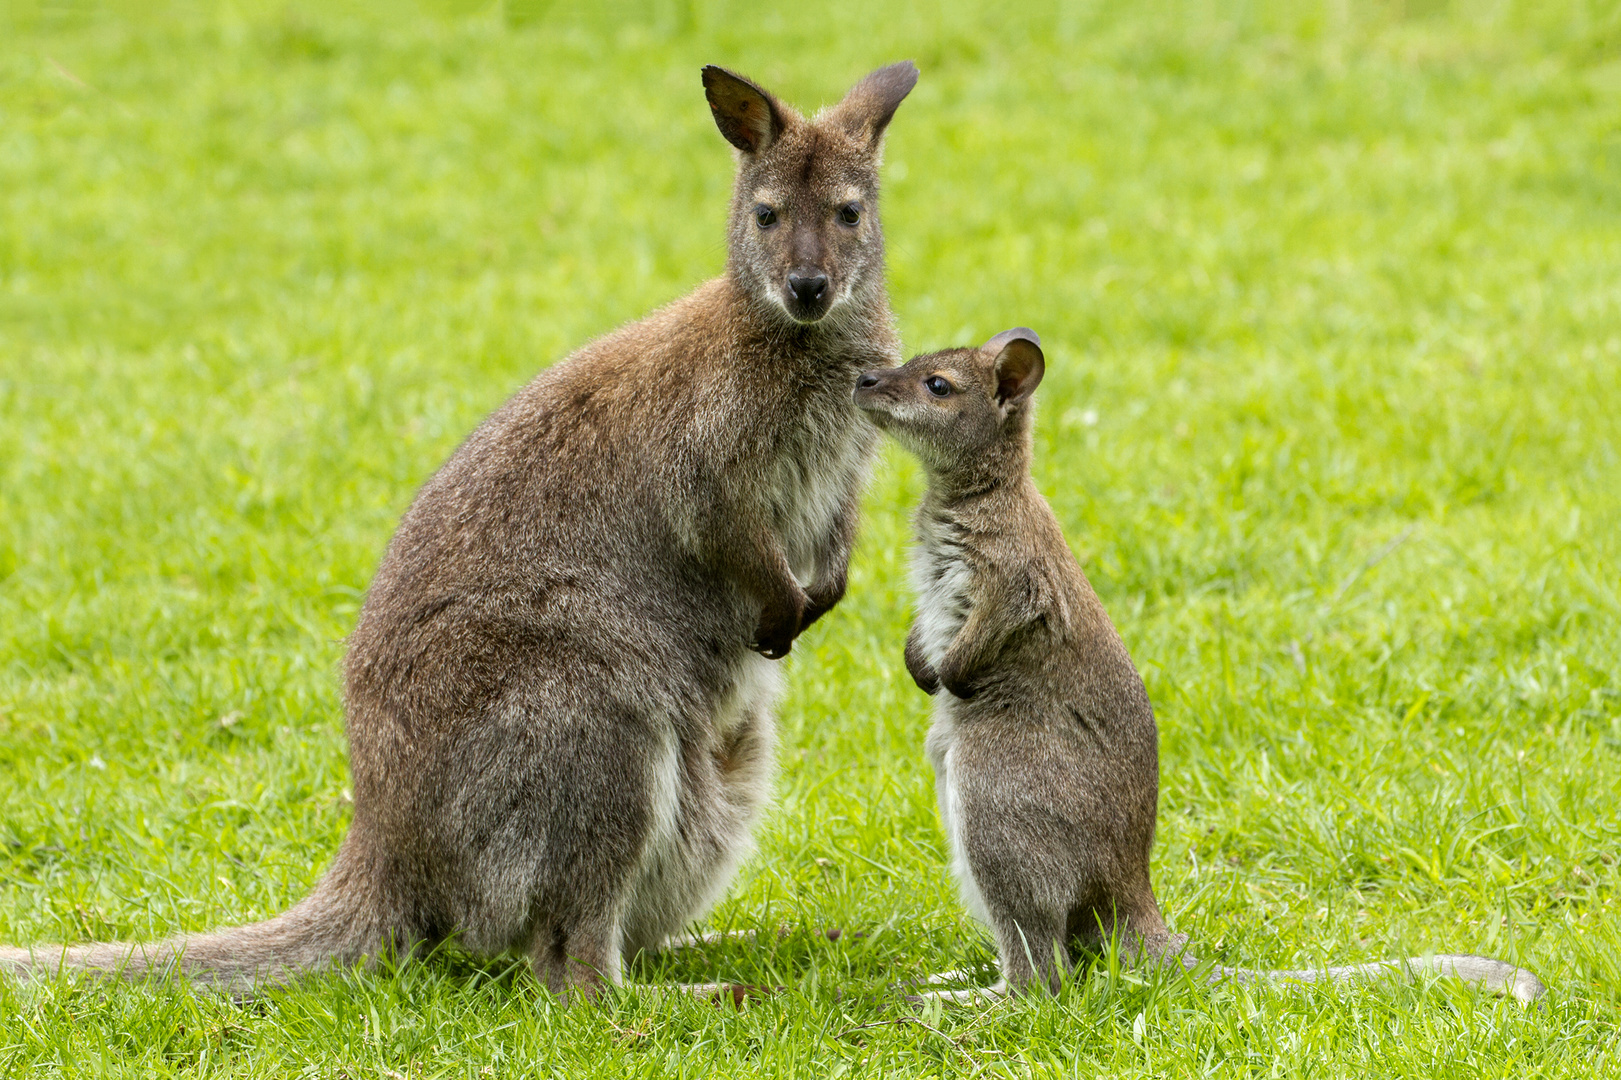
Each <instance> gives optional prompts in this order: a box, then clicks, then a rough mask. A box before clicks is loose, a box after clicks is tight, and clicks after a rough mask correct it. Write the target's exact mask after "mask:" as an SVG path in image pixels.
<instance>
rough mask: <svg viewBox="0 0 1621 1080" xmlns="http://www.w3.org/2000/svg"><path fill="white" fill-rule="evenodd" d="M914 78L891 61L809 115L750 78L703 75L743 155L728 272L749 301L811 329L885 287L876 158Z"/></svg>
mask: <svg viewBox="0 0 1621 1080" xmlns="http://www.w3.org/2000/svg"><path fill="white" fill-rule="evenodd" d="M916 83H917V68H916V67H914V66H913V65H912V63H911V62H910V61H902V62H900V63H898V64H890V65H889V66H888V67H883V68H879V69H878V70H877V71H875V72H873V73H872V74H871V75H868V76H867V77H866V78H865V79H863V80H861V82H859V83H857V84H856V86H855V87H854V88H853V89H852V90H851V91H850V92H849V93H848V94H846V95H845V96H844V100H843V101H840V102H839V103H838V104H837V105H835V106H833V107H832V108H831V109H826V110H824V111H823V112H821V113H819V114H817V116H816V117H815V118H813V119H811V120H806V119H805V118H804V117H802V116H800V115H799V114H798V113H796V112H795V111H794V110H792V109H790V108H788V107H787V106H786V105H784V104H782V103H781V102H780V101H778V100H777V99H776V98H775V97H773V96H772V95H771V94H769V93H768V92H766V91H765V90H764V89H762V88H761V87H760V86H758V85H756V84H755V83H753V82H750V81H749V80H748V79H745V78H743V76H741V75H737V74H735V73H733V72H730V71H727V70H726V69H725V68H720V67H715V66H714V65H710V66H709V67H706V68H704V93H705V94H706V95H707V96H708V98H709V107H710V109H711V110H712V111H713V112H714V114H715V124H716V126H718V127H719V128H720V133H721V134H722V135H724V136H726V140H727V141H728V142H730V143H731V144H732V145H733V146H735V147H736V148H737V150H738V169H737V187H736V190H735V192H734V194H733V196H732V212H731V221H730V225H729V228H728V232H727V239H728V243H727V263H728V265H727V269H728V272H729V273H730V274H731V275H732V277H733V278H734V279H736V280H737V282H738V283H739V284H740V285H741V286H742V287H743V288H744V290H745V291H746V292H748V293H749V295H751V296H753V297H755V298H756V299H757V300H761V301H764V302H765V304H766V305H768V306H769V308H771V309H775V310H777V311H780V312H781V313H782V314H783V315H784V316H786V317H787V318H788V319H791V320H792V321H793V322H795V323H800V324H810V323H816V322H819V321H821V320H822V319H824V318H825V317H827V316H828V314H829V313H831V312H835V311H837V310H838V309H839V308H840V307H842V306H844V305H847V304H849V302H850V301H851V300H852V299H854V300H861V299H864V298H867V297H870V296H872V295H873V294H874V293H875V292H876V291H877V290H878V289H880V288H881V287H882V284H883V272H884V237H883V231H882V230H881V229H880V227H879V223H878V163H879V158H880V156H881V151H882V148H883V140H884V129H885V128H887V127H888V126H889V121H890V118H891V117H893V116H894V115H895V109H896V108H897V107H898V106H899V105H900V103H901V100H902V99H903V98H905V97H906V95H907V94H908V93H909V92H910V91H911V89H912V87H913V86H914V85H916Z"/></svg>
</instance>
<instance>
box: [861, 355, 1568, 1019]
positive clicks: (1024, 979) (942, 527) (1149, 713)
mask: <svg viewBox="0 0 1621 1080" xmlns="http://www.w3.org/2000/svg"><path fill="white" fill-rule="evenodd" d="M1044 368H1045V359H1044V357H1043V355H1042V352H1041V348H1040V344H1039V342H1038V341H1037V340H1036V336H1035V334H1033V333H1031V332H1030V331H1028V330H1025V329H1022V328H1021V329H1017V330H1010V331H1007V332H1006V333H1003V334H999V335H997V336H996V337H995V338H992V339H991V340H990V341H989V342H987V343H986V344H985V345H984V346H983V347H981V348H978V349H953V350H948V351H946V352H940V353H933V354H930V355H926V356H919V357H916V358H915V359H913V360H911V361H910V362H908V363H907V364H906V365H905V366H904V367H900V368H890V369H885V370H878V371H871V372H867V373H866V374H864V375H863V376H862V377H861V378H860V379H859V380H858V382H857V386H856V390H855V400H856V403H857V404H858V405H859V406H860V407H861V408H862V409H863V411H865V412H866V414H867V415H868V416H870V417H871V418H872V419H873V420H874V421H875V422H876V423H877V424H878V425H879V426H880V427H882V428H884V429H886V430H887V431H888V432H890V433H891V434H892V435H893V436H894V437H895V438H896V440H897V441H899V442H900V443H901V445H903V446H905V447H906V448H907V449H909V450H911V451H913V452H914V453H915V454H916V455H917V456H918V458H919V459H920V460H921V461H922V463H923V465H924V468H925V470H926V471H927V473H928V477H929V491H928V494H927V496H926V497H925V498H924V500H923V504H922V506H921V507H920V508H919V509H918V513H917V533H918V540H919V544H918V550H917V559H916V563H915V584H916V587H917V591H918V616H917V620H916V622H915V623H914V624H913V626H912V630H911V633H910V634H909V635H908V638H907V643H906V665H907V668H908V670H909V671H910V672H911V674H912V677H913V679H914V680H915V681H916V682H917V684H918V686H919V687H921V688H922V689H923V690H925V691H927V692H928V693H930V694H934V695H936V700H937V704H936V708H935V720H934V725H933V727H932V729H931V730H930V732H929V736H928V740H927V748H928V754H929V758H930V760H931V761H932V762H933V765H934V769H935V775H936V784H937V790H938V793H939V798H940V812H941V816H942V818H943V820H944V824H945V826H946V832H947V835H948V837H949V839H950V841H951V846H952V869H953V871H954V873H955V874H956V876H957V878H958V881H959V883H960V884H961V886H962V891H963V896H964V900H965V901H966V902H967V904H968V906H969V907H970V909H971V910H972V911H973V912H974V913H975V914H976V915H977V916H978V917H979V918H981V919H983V920H984V921H985V922H986V923H988V924H989V926H990V927H991V929H992V931H993V932H994V933H995V935H996V942H997V949H998V951H999V953H1000V955H1001V961H1002V970H1003V975H1004V984H1003V985H1004V986H1007V987H1011V988H1014V989H1024V988H1026V987H1030V986H1047V987H1051V988H1053V989H1056V988H1057V986H1058V983H1059V979H1060V976H1061V974H1062V971H1063V970H1064V968H1065V967H1067V966H1068V965H1069V964H1070V963H1073V962H1074V960H1075V959H1076V958H1077V956H1078V951H1077V950H1080V951H1095V950H1097V949H1099V948H1101V947H1102V946H1103V945H1105V944H1106V943H1107V942H1109V941H1111V940H1115V939H1118V940H1120V941H1121V942H1122V943H1123V945H1124V946H1125V947H1126V949H1127V950H1128V951H1129V952H1130V953H1131V954H1133V955H1134V956H1137V957H1140V958H1143V959H1147V960H1150V961H1153V962H1168V963H1176V962H1178V961H1180V962H1182V963H1183V964H1185V965H1187V966H1188V967H1189V968H1190V969H1191V968H1193V967H1195V966H1197V962H1196V961H1194V960H1192V959H1191V958H1190V957H1187V956H1186V955H1185V954H1184V952H1183V947H1184V946H1185V944H1186V942H1187V938H1186V937H1185V936H1183V935H1173V934H1171V933H1170V931H1169V930H1168V929H1167V928H1166V925H1165V920H1164V919H1163V917H1162V916H1161V914H1160V909H1159V904H1158V902H1157V901H1156V900H1155V897H1154V889H1153V884H1152V881H1151V880H1150V876H1149V851H1150V849H1151V847H1152V846H1153V842H1154V821H1155V815H1156V812H1157V803H1158V799H1159V758H1158V754H1159V751H1158V730H1157V728H1156V726H1155V723H1154V713H1153V709H1152V708H1151V707H1150V705H1149V701H1148V695H1147V693H1146V692H1145V691H1144V689H1143V683H1142V679H1141V678H1139V677H1138V674H1137V669H1136V668H1135V667H1134V666H1133V664H1132V662H1131V658H1130V656H1129V655H1127V653H1126V648H1125V646H1124V644H1122V643H1121V640H1120V636H1119V634H1117V633H1116V632H1115V629H1114V625H1113V624H1112V623H1111V622H1110V621H1109V617H1108V615H1107V614H1106V613H1105V612H1104V610H1103V605H1102V604H1101V603H1099V601H1098V598H1097V595H1096V594H1095V593H1094V592H1093V591H1092V587H1091V585H1090V584H1089V583H1088V582H1087V580H1086V575H1085V574H1083V573H1082V572H1081V568H1080V566H1079V564H1077V563H1076V561H1075V557H1074V556H1073V555H1072V554H1071V553H1070V550H1069V546H1068V545H1067V544H1066V543H1065V541H1064V536H1063V533H1062V532H1061V531H1060V529H1059V526H1058V522H1057V519H1055V518H1054V517H1053V513H1052V510H1051V509H1050V508H1049V507H1048V506H1047V503H1046V501H1045V500H1044V499H1042V497H1041V494H1040V493H1039V492H1038V491H1037V490H1036V487H1035V485H1034V483H1033V482H1032V481H1031V479H1030V459H1031V438H1030V433H1031V411H1032V410H1031V405H1032V397H1031V395H1032V394H1033V393H1034V392H1035V389H1036V386H1037V385H1038V384H1039V383H1040V381H1041V377H1042V373H1043V371H1044ZM933 380H943V381H941V382H935V381H933ZM931 386H932V387H933V388H932V389H931ZM936 391H944V393H943V394H941V393H937V392H936ZM1417 971H1431V972H1435V973H1439V974H1447V975H1456V976H1458V977H1460V978H1463V979H1466V980H1468V981H1471V982H1480V983H1484V984H1485V986H1486V987H1487V988H1489V989H1491V990H1494V991H1498V992H1503V993H1511V994H1513V995H1514V996H1515V997H1517V998H1519V999H1521V1000H1523V1001H1531V1000H1535V999H1536V998H1537V997H1539V996H1541V994H1542V993H1543V988H1542V984H1541V983H1540V982H1539V981H1538V980H1537V979H1536V977H1535V976H1533V975H1532V974H1531V973H1530V972H1528V971H1524V970H1522V969H1517V968H1515V967H1514V966H1513V965H1511V964H1505V963H1502V962H1501V961H1497V960H1491V959H1487V958H1484V957H1476V956H1434V957H1427V958H1425V957H1421V958H1415V959H1411V960H1407V961H1399V962H1396V961H1393V962H1387V963H1374V964H1360V965H1354V966H1351V967H1342V968H1327V969H1324V970H1322V971H1317V970H1306V971H1254V970H1249V969H1244V968H1217V969H1215V971H1214V977H1217V978H1221V977H1232V978H1237V979H1240V980H1255V979H1270V980H1277V979H1293V980H1301V981H1312V980H1316V979H1319V978H1323V977H1328V978H1333V979H1349V978H1392V977H1394V978H1402V977H1410V976H1411V975H1412V974H1413V973H1414V972H1417ZM937 996H941V997H947V998H959V999H960V998H963V997H966V996H971V993H957V994H952V993H949V992H948V993H942V994H939V995H937Z"/></svg>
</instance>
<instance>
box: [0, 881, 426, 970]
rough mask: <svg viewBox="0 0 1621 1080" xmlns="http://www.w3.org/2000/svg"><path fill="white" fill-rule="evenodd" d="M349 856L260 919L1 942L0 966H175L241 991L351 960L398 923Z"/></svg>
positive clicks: (370, 950) (385, 940) (372, 949)
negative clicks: (92, 939) (58, 940)
mask: <svg viewBox="0 0 1621 1080" xmlns="http://www.w3.org/2000/svg"><path fill="white" fill-rule="evenodd" d="M348 862H349V860H347V859H346V858H345V852H341V851H340V852H339V855H338V858H337V859H336V860H335V861H334V864H333V867H332V869H331V870H329V871H328V873H327V875H326V876H325V877H324V878H322V879H321V881H320V883H319V884H318V885H316V887H315V890H314V891H313V892H311V893H310V895H309V896H307V897H305V898H304V899H303V900H302V901H300V902H299V903H297V904H295V905H294V906H293V907H292V908H290V909H288V910H287V911H285V912H283V913H282V914H280V915H277V916H276V917H275V918H273V919H267V920H266V921H264V922H260V923H252V924H250V925H248V926H234V927H230V928H228V929H224V930H216V931H214V932H213V933H208V934H187V935H182V936H179V937H172V938H168V939H165V940H163V941H156V942H140V943H134V942H100V943H96V944H92V945H48V944H41V945H29V946H24V947H21V948H17V947H12V946H0V972H6V973H9V974H11V975H13V976H16V977H18V978H22V979H48V978H53V977H55V976H56V975H57V974H59V973H61V972H64V971H65V972H83V973H86V974H92V975H103V976H112V977H116V978H129V979H134V978H141V977H143V976H147V975H165V974H169V973H174V972H179V973H184V974H185V975H187V976H189V977H190V978H191V979H193V980H195V981H197V982H200V983H204V984H209V985H213V986H215V987H217V988H219V989H221V990H225V991H227V992H229V993H231V994H233V995H235V996H247V995H250V994H251V993H253V991H254V990H256V989H259V988H262V987H266V986H275V985H280V984H282V983H285V982H287V981H289V980H290V979H291V978H293V977H294V976H295V975H297V974H298V973H299V972H302V971H308V970H310V969H312V968H317V967H322V966H325V965H328V964H332V963H334V962H336V963H353V962H354V961H356V960H359V959H361V958H362V957H364V956H367V955H374V954H375V953H376V951H377V950H378V949H379V948H380V947H383V946H385V945H389V944H392V943H393V942H392V940H391V939H392V938H393V937H394V936H395V934H396V932H397V928H395V927H391V926H389V925H387V922H388V921H389V920H386V919H384V918H383V917H382V912H381V911H380V910H379V906H380V905H379V904H378V903H377V901H376V900H375V898H374V896H373V894H372V891H371V890H370V889H369V888H367V887H366V886H367V885H368V884H369V883H367V882H364V881H362V880H357V878H358V875H355V874H352V873H350V872H348V871H349V869H350V868H349V866H348ZM399 944H401V945H403V944H405V943H404V942H400V943H399Z"/></svg>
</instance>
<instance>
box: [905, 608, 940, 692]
mask: <svg viewBox="0 0 1621 1080" xmlns="http://www.w3.org/2000/svg"><path fill="white" fill-rule="evenodd" d="M922 626H923V624H922V623H921V622H914V623H913V624H912V629H911V630H910V631H908V633H907V635H906V671H907V674H909V675H911V676H912V681H913V682H915V683H917V688H918V689H919V690H921V691H923V692H924V693H925V694H937V693H939V692H940V673H939V672H938V671H935V670H934V666H933V665H932V664H930V663H929V661H928V658H927V657H925V656H924V655H923V636H922Z"/></svg>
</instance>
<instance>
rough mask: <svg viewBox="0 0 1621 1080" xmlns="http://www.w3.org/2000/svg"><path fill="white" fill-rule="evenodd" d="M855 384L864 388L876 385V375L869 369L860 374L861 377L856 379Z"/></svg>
mask: <svg viewBox="0 0 1621 1080" xmlns="http://www.w3.org/2000/svg"><path fill="white" fill-rule="evenodd" d="M856 385H857V386H859V387H861V388H862V389H864V390H865V389H868V388H870V387H874V386H877V385H878V376H876V375H874V374H873V373H872V372H870V371H869V372H867V373H866V374H865V375H863V376H861V378H859V379H857V380H856Z"/></svg>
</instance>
